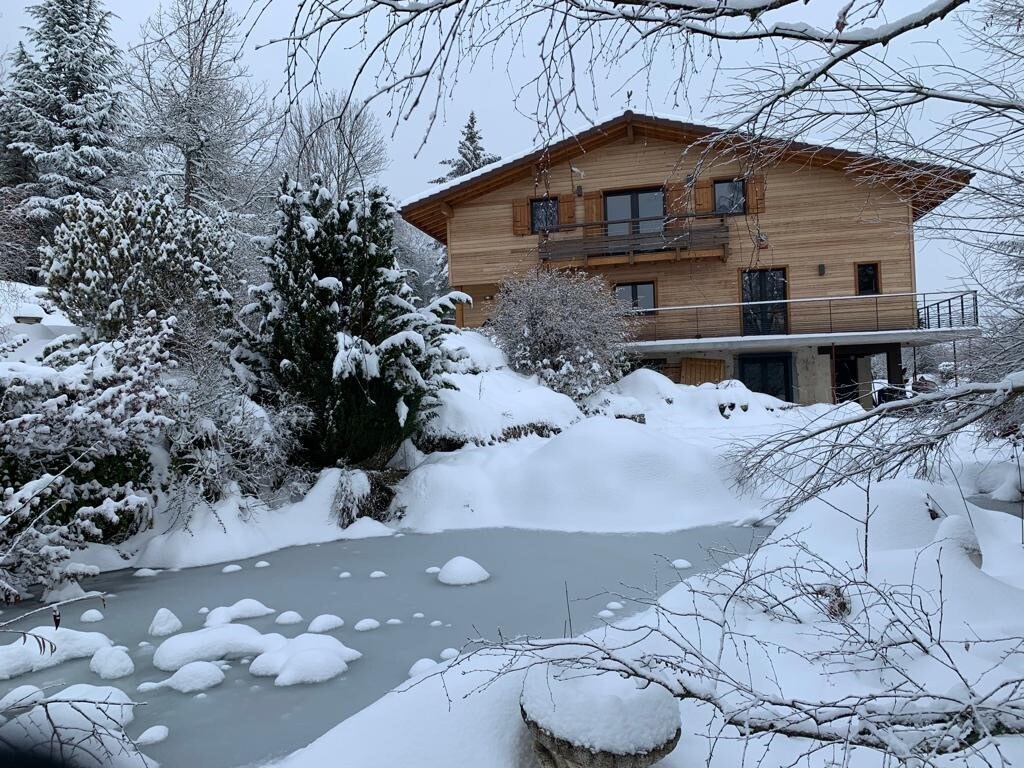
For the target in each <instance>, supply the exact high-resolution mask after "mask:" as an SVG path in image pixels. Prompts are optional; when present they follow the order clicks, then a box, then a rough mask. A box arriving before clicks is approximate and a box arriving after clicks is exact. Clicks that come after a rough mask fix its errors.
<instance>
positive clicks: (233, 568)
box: [220, 563, 242, 573]
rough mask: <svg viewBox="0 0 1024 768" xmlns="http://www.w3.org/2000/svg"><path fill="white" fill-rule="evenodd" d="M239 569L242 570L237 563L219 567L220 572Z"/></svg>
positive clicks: (232, 571) (233, 571) (235, 571)
mask: <svg viewBox="0 0 1024 768" xmlns="http://www.w3.org/2000/svg"><path fill="white" fill-rule="evenodd" d="M240 570H242V566H240V565H238V563H232V564H231V565H225V566H224V567H223V568H221V569H220V572H221V573H237V572H238V571H240Z"/></svg>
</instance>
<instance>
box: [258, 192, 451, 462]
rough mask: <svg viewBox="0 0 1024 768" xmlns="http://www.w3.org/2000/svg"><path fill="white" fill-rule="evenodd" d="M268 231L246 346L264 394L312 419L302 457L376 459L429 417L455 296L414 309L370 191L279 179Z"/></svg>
mask: <svg viewBox="0 0 1024 768" xmlns="http://www.w3.org/2000/svg"><path fill="white" fill-rule="evenodd" d="M278 205H279V208H278V229H277V233H276V236H275V238H274V239H273V241H272V242H271V244H270V247H269V250H268V254H267V259H266V264H267V269H268V272H269V277H270V280H269V282H267V283H266V284H264V285H261V286H257V287H255V288H254V295H255V298H256V299H257V303H256V304H254V305H252V306H251V307H250V308H249V312H251V313H253V314H254V315H256V316H257V318H258V321H259V326H258V338H257V340H256V343H255V344H254V347H255V349H254V352H257V353H259V354H260V355H261V356H262V358H263V360H264V361H265V371H266V374H268V375H267V376H265V377H264V379H265V380H268V381H265V389H264V392H265V394H270V395H272V394H273V390H274V389H277V391H279V392H281V393H283V394H285V395H290V396H292V397H293V398H294V399H295V401H296V402H297V403H298V404H300V405H302V406H304V407H306V408H308V410H309V412H310V414H311V417H312V418H311V419H310V421H309V422H308V424H307V428H306V429H305V430H304V432H303V434H302V451H301V458H302V459H303V460H304V461H306V462H308V463H310V464H312V465H314V466H331V465H333V464H336V463H337V462H339V461H350V462H355V463H361V464H363V465H365V466H383V465H384V464H385V463H386V462H387V461H388V459H390V458H391V456H393V455H394V453H395V451H396V450H397V449H398V446H399V445H400V444H401V442H402V440H404V439H405V438H407V437H409V436H410V435H411V434H413V433H414V432H415V431H416V430H417V429H418V428H419V426H420V425H421V423H422V422H423V420H424V419H425V418H427V417H428V415H429V410H430V408H431V407H432V406H433V405H434V395H435V393H436V392H437V390H439V389H440V388H441V387H443V386H444V382H443V381H442V374H443V373H444V372H446V371H450V370H452V369H453V366H452V364H453V363H454V357H455V355H454V354H453V352H452V351H451V350H450V349H449V348H446V347H444V346H443V345H442V344H441V341H442V339H443V338H444V336H445V335H446V334H448V333H450V332H452V331H453V328H452V327H451V326H448V325H445V324H443V323H442V322H441V320H440V316H441V314H442V313H443V312H445V311H451V310H452V308H453V302H455V301H460V300H465V298H466V297H464V295H462V294H455V293H452V294H448V295H447V296H443V297H440V298H437V299H435V300H434V301H432V302H431V303H430V304H428V305H427V306H420V305H419V303H418V300H417V299H416V297H415V296H414V294H413V292H412V289H411V288H410V287H409V286H408V284H407V282H406V277H407V272H406V271H405V270H402V269H400V268H398V267H397V266H396V263H395V250H394V245H393V220H392V217H393V215H394V207H393V205H392V204H391V202H390V201H389V200H388V198H387V197H386V195H385V193H384V192H383V191H382V190H379V189H373V190H369V191H367V192H365V193H363V192H354V193H350V194H348V195H347V196H346V197H345V198H344V199H342V200H338V201H335V200H334V198H333V196H332V195H331V193H330V191H329V190H328V189H327V188H326V187H325V186H323V184H322V183H321V180H320V179H319V178H318V177H315V176H314V177H313V179H312V180H311V182H310V186H309V188H308V189H306V188H303V187H302V186H301V185H300V184H297V183H296V182H294V181H292V180H291V179H289V178H288V177H287V176H286V177H285V178H284V180H283V181H282V186H281V194H280V197H279V204H278Z"/></svg>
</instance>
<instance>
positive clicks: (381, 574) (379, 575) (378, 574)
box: [370, 571, 387, 579]
mask: <svg viewBox="0 0 1024 768" xmlns="http://www.w3.org/2000/svg"><path fill="white" fill-rule="evenodd" d="M385 576H387V574H386V573H384V571H374V572H373V573H371V574H370V578H371V579H383V578H384V577H385Z"/></svg>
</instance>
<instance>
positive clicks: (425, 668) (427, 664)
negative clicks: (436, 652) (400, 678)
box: [409, 659, 437, 677]
mask: <svg viewBox="0 0 1024 768" xmlns="http://www.w3.org/2000/svg"><path fill="white" fill-rule="evenodd" d="M435 669H437V662H436V661H434V660H433V659H418V660H417V661H416V662H415V663H413V665H412V666H411V667H409V677H419V676H420V675H425V674H427V673H428V672H433V671H434V670H435Z"/></svg>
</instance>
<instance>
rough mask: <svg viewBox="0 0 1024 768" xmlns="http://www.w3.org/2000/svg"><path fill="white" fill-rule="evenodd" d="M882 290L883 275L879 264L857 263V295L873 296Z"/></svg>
mask: <svg viewBox="0 0 1024 768" xmlns="http://www.w3.org/2000/svg"><path fill="white" fill-rule="evenodd" d="M881 292H882V281H881V275H880V274H879V269H878V264H877V263H873V264H858V265H857V295H858V296H873V295H876V294H879V293H881Z"/></svg>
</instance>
